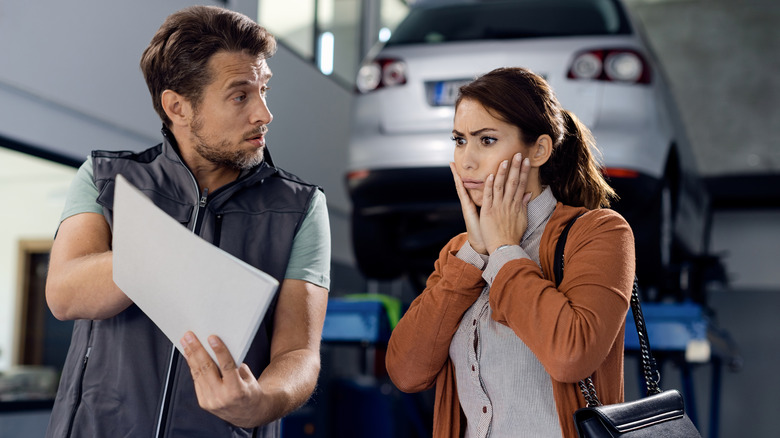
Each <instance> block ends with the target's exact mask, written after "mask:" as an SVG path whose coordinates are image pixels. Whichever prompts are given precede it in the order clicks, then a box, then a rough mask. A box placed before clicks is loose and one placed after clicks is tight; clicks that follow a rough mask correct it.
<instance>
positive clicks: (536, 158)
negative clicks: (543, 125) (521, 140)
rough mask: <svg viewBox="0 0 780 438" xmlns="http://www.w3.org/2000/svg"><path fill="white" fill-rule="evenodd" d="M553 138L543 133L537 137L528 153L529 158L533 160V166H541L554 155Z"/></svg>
mask: <svg viewBox="0 0 780 438" xmlns="http://www.w3.org/2000/svg"><path fill="white" fill-rule="evenodd" d="M552 146H553V143H552V138H551V137H550V136H549V135H547V134H543V135H540V136H539V138H537V139H536V141H535V142H534V144H533V146H531V149H530V151H529V154H528V159H529V160H530V161H531V166H532V167H541V166H542V164H544V163H546V162H547V160H549V159H550V155H552Z"/></svg>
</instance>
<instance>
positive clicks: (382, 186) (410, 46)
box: [346, 0, 710, 299]
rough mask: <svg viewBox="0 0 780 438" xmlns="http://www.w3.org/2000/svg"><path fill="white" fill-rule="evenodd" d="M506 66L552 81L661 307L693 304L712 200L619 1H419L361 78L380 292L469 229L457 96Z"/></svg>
mask: <svg viewBox="0 0 780 438" xmlns="http://www.w3.org/2000/svg"><path fill="white" fill-rule="evenodd" d="M501 66H523V67H526V68H529V69H531V70H532V71H534V72H536V73H538V74H540V75H542V76H543V77H545V78H546V79H547V81H548V82H549V83H550V85H551V86H552V87H553V89H554V90H555V92H556V95H557V97H558V99H559V101H560V102H561V104H562V105H563V107H564V108H567V109H569V110H571V111H572V112H574V113H575V114H576V115H577V116H578V117H579V118H580V119H581V120H582V121H583V122H584V123H585V124H586V125H587V126H588V127H589V128H590V129H591V131H592V132H593V134H594V136H595V138H596V142H597V144H598V147H599V148H600V150H601V153H602V157H603V163H602V164H603V166H604V174H605V175H606V176H607V178H608V180H609V182H610V184H611V185H612V186H613V188H614V189H615V190H616V191H617V193H618V195H619V196H620V199H619V201H618V202H616V203H615V204H614V205H613V206H612V208H614V209H615V210H617V211H619V212H620V213H621V214H622V215H623V216H624V217H625V218H626V220H627V221H628V222H629V223H630V224H631V226H632V229H633V230H634V234H635V238H636V246H637V273H638V277H639V280H640V285H642V289H643V292H644V293H645V295H646V296H648V297H650V299H660V298H663V297H665V296H668V295H670V294H673V295H676V296H679V295H680V294H681V293H685V288H686V281H685V280H686V278H685V277H686V276H685V274H684V271H685V269H684V266H686V260H689V259H690V258H691V257H695V256H696V255H700V254H704V253H705V252H706V246H707V240H708V224H709V219H710V215H709V211H710V206H709V197H708V194H707V191H706V187H705V185H704V183H703V181H702V180H701V178H700V176H699V173H698V171H697V167H696V163H695V157H694V154H693V151H692V149H691V146H690V144H689V142H688V139H687V137H686V134H685V129H684V126H683V124H682V119H681V117H680V115H679V113H678V110H677V107H676V105H675V103H674V99H673V97H672V95H671V92H670V86H669V84H668V81H667V80H666V78H665V76H664V72H663V71H662V68H661V65H660V63H659V61H658V59H657V58H656V56H655V55H654V54H653V52H652V50H651V47H650V45H649V44H648V42H647V40H646V38H645V37H644V36H643V32H642V30H641V29H640V27H639V25H638V22H637V21H635V20H634V19H632V17H631V16H630V15H629V13H628V11H627V9H626V7H625V5H624V4H623V3H621V2H620V1H619V0H514V1H509V0H500V1H490V0H481V1H477V0H471V1H467V0H466V1H441V0H440V1H418V2H416V3H414V4H413V6H412V7H411V8H410V11H409V14H408V16H407V17H406V18H405V19H404V20H403V21H402V22H401V23H400V24H399V25H398V27H397V28H396V30H395V31H394V32H393V34H392V36H391V37H390V39H389V40H388V41H386V42H385V43H380V44H378V45H377V46H375V47H374V48H373V49H372V51H371V52H370V53H369V55H368V56H367V57H366V59H365V60H364V62H363V64H362V66H361V68H360V70H359V72H358V75H357V79H356V88H357V95H356V97H355V100H354V105H353V117H352V128H351V137H350V144H349V163H348V173H347V176H346V180H347V187H348V191H349V195H350V198H351V201H352V207H353V209H352V217H351V221H352V222H351V227H352V245H353V250H354V254H355V257H356V260H357V264H358V267H359V269H360V270H361V271H362V272H363V274H364V275H365V276H366V277H368V278H372V279H391V278H396V277H399V276H404V275H408V276H409V277H410V278H411V279H412V280H413V281H415V284H416V285H417V286H419V285H420V284H422V282H423V281H424V280H423V279H424V278H425V277H427V275H428V274H430V272H432V271H433V262H434V261H435V259H436V257H437V254H438V251H439V250H440V249H441V248H442V247H443V246H444V244H445V243H446V242H447V241H448V240H449V239H450V238H451V237H452V236H454V235H455V234H456V233H458V232H461V231H464V230H465V226H464V224H463V219H462V215H461V211H460V205H459V203H458V199H457V195H456V193H455V189H454V184H453V181H452V175H451V173H450V170H449V167H448V163H449V162H450V161H452V159H453V150H454V146H453V143H452V141H451V139H450V137H451V131H452V122H453V116H454V101H455V99H456V98H457V95H458V90H459V87H460V86H461V85H463V84H465V83H468V82H469V81H471V80H473V79H474V78H475V77H477V76H478V75H480V74H483V73H486V72H488V71H490V70H492V69H494V68H496V67H501Z"/></svg>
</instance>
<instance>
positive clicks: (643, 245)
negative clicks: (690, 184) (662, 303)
mask: <svg viewBox="0 0 780 438" xmlns="http://www.w3.org/2000/svg"><path fill="white" fill-rule="evenodd" d="M676 181H677V180H676V179H675V176H674V174H673V173H667V175H666V176H665V177H664V178H663V179H662V182H661V187H660V188H659V189H658V191H657V192H656V196H655V199H654V200H653V202H651V203H650V209H649V210H648V215H647V217H646V218H645V221H644V227H645V229H646V232H645V233H643V234H642V236H643V239H642V240H637V242H636V243H637V276H638V278H639V283H640V286H642V291H643V294H644V298H645V299H646V300H648V301H659V300H662V299H664V298H667V297H671V298H674V297H677V296H678V295H679V286H680V285H679V277H680V273H679V269H678V268H677V267H676V266H677V265H676V260H675V258H676V254H675V248H676V245H675V241H674V240H675V237H674V230H675V218H676V208H677V202H676V199H677V193H676V191H675V190H676V186H677V185H676Z"/></svg>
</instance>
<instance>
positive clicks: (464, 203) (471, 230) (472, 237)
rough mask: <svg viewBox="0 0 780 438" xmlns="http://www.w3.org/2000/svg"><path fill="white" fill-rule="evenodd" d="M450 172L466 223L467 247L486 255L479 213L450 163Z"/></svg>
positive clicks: (453, 164)
mask: <svg viewBox="0 0 780 438" xmlns="http://www.w3.org/2000/svg"><path fill="white" fill-rule="evenodd" d="M450 170H451V171H452V178H453V179H454V180H455V190H457V192H458V198H459V199H460V208H461V210H463V219H464V220H465V222H466V232H467V233H468V235H469V245H471V247H472V248H473V249H474V251H476V252H478V253H480V254H487V253H488V252H487V248H486V247H485V243H484V240H483V239H482V232H481V230H480V224H479V213H478V212H477V206H476V205H475V204H474V201H472V200H471V195H469V192H468V191H467V190H466V187H464V186H463V181H462V180H461V179H460V175H458V171H457V170H455V163H450Z"/></svg>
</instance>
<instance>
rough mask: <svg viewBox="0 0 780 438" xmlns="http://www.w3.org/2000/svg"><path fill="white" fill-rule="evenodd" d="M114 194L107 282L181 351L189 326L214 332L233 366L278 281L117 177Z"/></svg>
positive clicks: (202, 335)
mask: <svg viewBox="0 0 780 438" xmlns="http://www.w3.org/2000/svg"><path fill="white" fill-rule="evenodd" d="M114 190H115V192H114V226H113V233H114V237H113V251H114V282H115V283H116V284H117V286H119V288H120V289H122V291H123V292H124V293H125V294H126V295H127V296H128V297H129V298H130V299H131V300H133V302H134V303H135V304H136V305H137V306H138V307H139V308H140V309H141V310H142V311H143V312H144V313H145V314H146V315H147V316H148V317H149V318H150V319H151V320H152V321H154V323H155V324H157V326H158V327H159V328H160V330H162V331H163V333H165V335H166V336H168V338H169V339H170V340H171V342H173V344H174V345H176V347H177V348H179V350H180V351H182V347H181V343H180V339H181V338H182V337H183V336H184V334H185V333H186V332H187V331H188V330H191V331H192V332H193V333H195V335H196V336H197V337H198V339H199V340H200V342H201V343H202V344H203V345H204V347H205V348H206V351H208V352H209V354H211V357H212V358H213V359H214V360H215V361H217V359H216V356H215V355H214V352H213V351H212V350H211V347H210V346H209V345H208V342H207V339H208V336H209V335H217V336H219V337H220V339H222V341H223V342H224V343H225V345H226V346H227V348H228V350H230V353H231V354H232V355H233V359H234V360H235V362H236V364H238V365H240V364H241V363H242V362H243V360H244V357H245V356H246V353H247V351H248V350H249V346H250V344H251V342H252V339H253V338H254V336H255V333H256V332H257V329H258V327H259V326H260V323H261V321H262V320H263V316H264V315H265V312H266V310H267V309H268V304H269V303H270V301H271V298H273V296H274V293H275V292H276V288H277V287H278V285H279V283H278V282H277V281H276V279H274V278H273V277H271V276H270V275H268V274H266V273H265V272H263V271H260V270H259V269H256V268H255V267H253V266H251V265H249V264H247V263H245V262H243V261H241V260H239V259H238V258H236V257H234V256H232V255H230V254H228V253H227V252H225V251H223V250H221V249H219V248H217V247H216V246H214V245H212V244H210V243H209V242H206V241H205V240H203V239H201V238H200V237H198V236H197V235H195V234H193V233H192V231H191V230H188V229H187V228H185V227H184V226H182V225H181V224H180V223H179V222H178V221H176V220H175V219H173V218H172V217H170V216H168V215H167V214H166V213H165V212H163V211H162V210H160V209H159V208H158V207H157V206H156V205H154V203H153V202H152V201H151V200H150V199H149V198H147V197H146V196H145V195H144V194H143V193H141V192H140V191H139V190H138V189H136V188H135V187H134V186H133V185H132V184H130V183H129V182H128V181H127V180H126V179H125V178H123V177H122V176H121V175H118V176H117V178H116V185H115V189H114Z"/></svg>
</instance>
